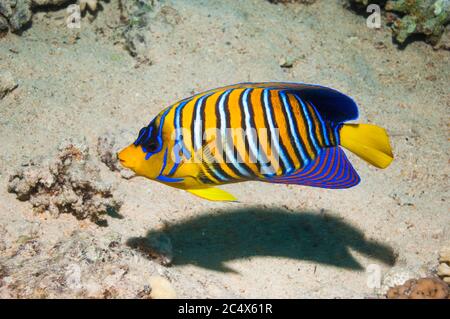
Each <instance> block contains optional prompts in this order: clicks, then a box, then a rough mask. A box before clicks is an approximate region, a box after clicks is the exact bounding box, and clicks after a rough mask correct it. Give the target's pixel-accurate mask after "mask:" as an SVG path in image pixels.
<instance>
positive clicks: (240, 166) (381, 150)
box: [118, 83, 393, 201]
mask: <svg viewBox="0 0 450 319" xmlns="http://www.w3.org/2000/svg"><path fill="white" fill-rule="evenodd" d="M357 117H358V107H357V105H356V103H355V102H354V101H353V99H351V98H350V97H348V96H347V95H345V94H343V93H341V92H339V91H337V90H334V89H331V88H327V87H323V86H318V85H313V84H303V83H242V84H236V85H232V86H227V87H222V88H218V89H214V90H210V91H207V92H204V93H200V94H196V95H194V96H192V97H190V98H187V99H184V100H181V101H179V102H177V103H175V104H173V105H172V106H170V107H168V108H166V109H164V110H163V111H161V112H160V113H159V114H158V115H157V116H156V117H155V118H154V119H153V120H152V121H151V122H150V124H149V125H148V126H147V127H144V128H142V129H141V130H140V132H139V135H138V138H137V139H136V141H135V142H134V143H133V144H131V145H130V146H128V147H126V148H125V149H123V150H122V151H121V152H120V153H119V154H118V157H119V160H120V162H121V163H122V165H123V166H125V167H127V168H130V169H132V170H133V171H134V172H135V173H136V174H137V175H139V176H144V177H147V178H149V179H152V180H156V181H158V182H161V183H164V184H166V185H169V186H172V187H176V188H180V189H184V190H186V191H188V192H190V193H192V194H194V195H197V196H199V197H202V198H205V199H209V200H216V201H221V200H225V201H231V200H235V197H234V196H233V195H231V194H229V193H227V192H225V191H223V190H221V189H219V188H216V187H215V186H216V185H222V184H228V183H237V182H244V181H262V182H268V183H283V184H298V185H307V186H314V187H323V188H335V189H340V188H349V187H352V186H355V185H357V184H358V183H359V181H360V178H359V176H358V174H357V173H356V171H355V170H354V168H353V167H352V165H351V164H350V162H349V161H348V159H347V157H346V156H345V153H344V151H343V150H342V148H341V146H343V147H345V148H346V149H348V150H350V151H351V152H353V153H355V154H356V155H358V156H359V157H361V158H362V159H364V160H365V161H367V162H368V163H370V164H372V165H374V166H376V167H379V168H385V167H387V166H388V165H389V164H390V163H391V162H392V160H393V155H392V150H391V147H390V145H389V138H388V135H387V133H386V131H385V130H384V129H383V128H381V127H378V126H375V125H371V124H345V122H347V121H349V120H354V119H356V118H357Z"/></svg>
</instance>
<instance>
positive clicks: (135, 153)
mask: <svg viewBox="0 0 450 319" xmlns="http://www.w3.org/2000/svg"><path fill="white" fill-rule="evenodd" d="M117 157H118V158H119V161H120V164H122V165H123V166H124V167H126V168H129V169H131V170H133V171H135V172H136V173H137V170H139V167H140V166H141V163H142V161H143V160H144V158H145V153H144V152H143V151H142V148H141V147H140V146H136V145H134V144H131V145H130V146H127V147H125V148H124V149H123V150H121V151H120V152H119V153H118V154H117Z"/></svg>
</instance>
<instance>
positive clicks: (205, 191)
mask: <svg viewBox="0 0 450 319" xmlns="http://www.w3.org/2000/svg"><path fill="white" fill-rule="evenodd" d="M185 191H188V192H189V193H191V194H194V195H195V196H198V197H201V198H204V199H207V200H211V201H235V200H237V199H236V197H234V196H233V195H231V194H230V193H228V192H226V191H224V190H221V189H220V188H215V187H208V188H192V189H185Z"/></svg>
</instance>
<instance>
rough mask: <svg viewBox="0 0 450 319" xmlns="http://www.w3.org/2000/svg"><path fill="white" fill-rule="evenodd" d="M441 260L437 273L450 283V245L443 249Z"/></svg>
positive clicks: (440, 254) (440, 255)
mask: <svg viewBox="0 0 450 319" xmlns="http://www.w3.org/2000/svg"><path fill="white" fill-rule="evenodd" d="M439 261H440V262H441V264H440V265H439V266H438V269H437V274H438V276H439V277H441V278H442V280H443V281H445V282H446V283H448V284H450V246H449V247H444V248H442V249H441V252H440V253H439Z"/></svg>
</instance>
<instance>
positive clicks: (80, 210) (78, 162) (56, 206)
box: [8, 142, 121, 224]
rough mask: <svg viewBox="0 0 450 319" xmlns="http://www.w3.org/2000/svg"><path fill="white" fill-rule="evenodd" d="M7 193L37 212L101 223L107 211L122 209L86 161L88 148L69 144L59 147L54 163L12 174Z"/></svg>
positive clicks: (107, 186)
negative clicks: (29, 204)
mask: <svg viewBox="0 0 450 319" xmlns="http://www.w3.org/2000/svg"><path fill="white" fill-rule="evenodd" d="M8 191H9V192H11V193H15V194H16V195H17V199H19V200H22V201H29V202H30V203H31V204H32V206H33V209H34V210H35V211H36V212H38V213H41V212H44V211H47V212H49V213H50V214H52V215H54V216H58V215H59V214H62V213H70V214H72V215H74V216H75V217H76V218H78V219H86V218H89V219H90V220H92V221H93V222H96V223H100V224H103V223H105V222H106V220H105V219H104V218H103V217H102V216H103V215H104V214H105V213H106V212H107V211H108V210H111V209H112V210H118V209H119V208H120V206H121V203H120V202H118V201H117V200H115V199H114V198H113V194H112V187H111V185H109V184H108V183H105V182H104V181H102V180H101V179H100V175H99V170H98V168H97V167H96V166H95V165H93V164H92V163H91V162H90V161H89V153H88V148H87V146H86V145H85V144H75V143H72V142H68V143H66V144H65V145H64V146H62V147H60V152H59V154H58V156H57V158H56V159H55V160H54V161H52V162H50V163H46V164H44V163H40V164H38V165H35V164H34V163H30V164H29V165H28V166H25V167H24V168H22V169H20V170H18V171H17V172H16V173H15V174H13V175H11V176H10V180H9V185H8Z"/></svg>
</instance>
